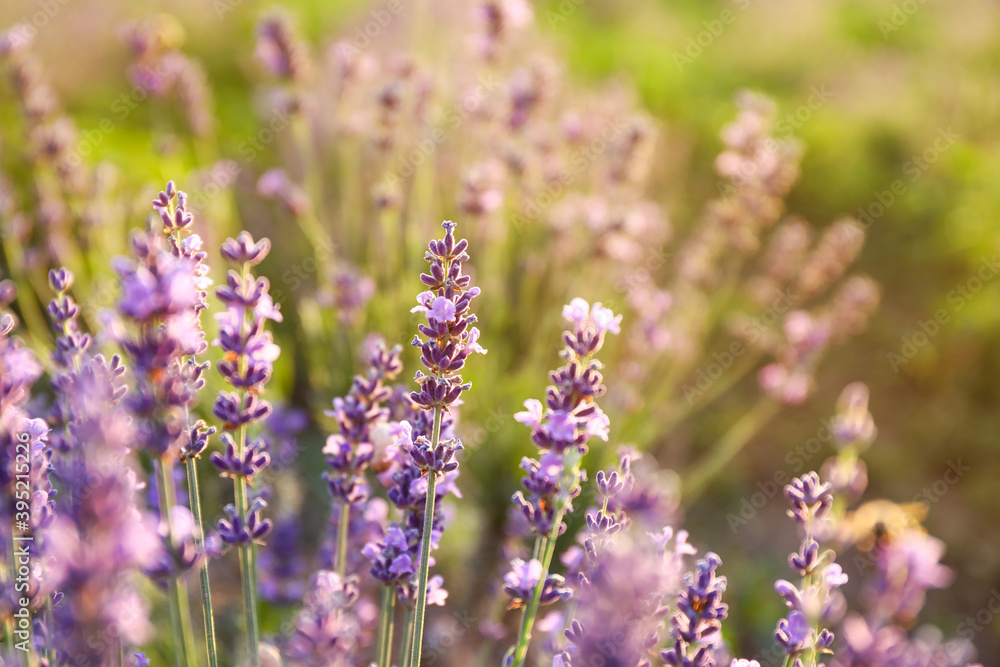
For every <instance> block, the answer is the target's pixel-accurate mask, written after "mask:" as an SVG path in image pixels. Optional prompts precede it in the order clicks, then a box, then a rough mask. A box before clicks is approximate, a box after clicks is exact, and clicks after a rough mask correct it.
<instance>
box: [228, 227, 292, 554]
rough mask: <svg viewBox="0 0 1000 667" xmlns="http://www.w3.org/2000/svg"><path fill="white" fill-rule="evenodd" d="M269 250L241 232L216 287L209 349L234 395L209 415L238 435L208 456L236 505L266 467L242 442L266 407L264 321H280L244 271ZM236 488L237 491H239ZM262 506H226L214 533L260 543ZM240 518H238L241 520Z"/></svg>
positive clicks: (255, 447) (267, 339)
mask: <svg viewBox="0 0 1000 667" xmlns="http://www.w3.org/2000/svg"><path fill="white" fill-rule="evenodd" d="M269 249H270V243H269V242H267V240H266V239H263V240H261V241H260V242H256V243H255V242H254V240H253V238H252V237H251V236H250V235H249V234H246V233H243V234H240V235H239V237H238V238H237V239H227V240H226V241H225V242H224V243H223V246H222V254H223V257H225V258H226V259H228V260H229V261H231V262H233V263H235V264H237V265H238V266H240V268H241V272H239V273H238V272H236V271H233V270H230V271H229V272H228V274H227V275H226V284H225V285H224V286H221V287H219V289H218V290H217V291H216V296H218V298H219V300H221V301H222V302H223V303H224V304H225V305H226V310H225V312H223V313H220V314H218V315H216V320H217V321H218V323H219V335H218V337H217V338H216V339H215V341H214V344H215V345H218V346H219V347H221V348H222V351H223V357H222V360H221V361H220V362H219V365H218V368H219V373H220V374H221V375H222V377H223V378H224V379H225V380H226V382H227V383H229V384H230V385H231V386H232V387H233V388H234V389H235V390H236V391H235V392H233V393H230V392H226V391H222V392H219V395H218V396H217V397H216V399H215V405H214V406H213V408H212V412H213V414H214V415H215V416H216V417H218V418H219V420H220V421H221V422H222V424H223V428H224V429H225V430H227V431H231V432H238V433H239V435H238V436H237V437H233V436H232V435H227V436H226V437H227V440H226V452H225V454H219V453H213V455H212V464H213V465H215V467H216V468H217V469H218V470H219V471H220V472H221V473H222V474H224V475H226V476H230V477H232V478H233V480H234V484H235V485H236V488H237V501H238V504H239V503H240V502H245V500H246V499H245V498H243V499H242V500H241V499H240V494H241V493H242V494H244V495H245V493H246V491H245V488H246V485H247V484H252V483H253V479H254V477H256V476H257V475H258V474H260V472H261V471H262V470H264V469H265V468H266V467H267V465H268V464H269V463H270V460H271V459H270V455H269V454H268V453H267V452H264V451H261V449H262V445H261V443H259V442H255V443H250V444H248V443H246V439H245V434H246V431H245V429H246V427H247V426H249V425H250V424H253V423H256V422H259V421H261V420H262V419H264V418H265V417H267V416H268V415H269V414H270V413H271V404H270V403H269V402H267V401H266V400H264V399H263V398H261V397H260V395H261V394H262V393H263V391H264V385H265V384H266V383H267V381H268V380H270V378H271V372H272V369H273V364H274V361H275V360H276V359H277V358H278V355H279V354H280V349H279V348H278V346H277V345H275V343H274V341H273V338H272V337H271V332H269V331H267V330H265V329H264V325H265V323H266V322H267V320H272V321H275V322H280V321H281V320H282V317H281V313H280V312H279V310H278V308H277V306H276V305H275V304H274V302H273V300H272V299H271V297H270V295H269V294H268V291H269V287H270V283H269V282H268V280H267V279H266V278H254V277H253V276H252V275H250V274H249V267H250V266H252V265H255V264H257V263H259V262H261V261H262V260H263V259H264V258H265V257H266V256H267V253H268V250H269ZM241 489H242V491H241ZM262 508H263V505H262V504H260V503H255V504H252V505H250V506H247V507H239V508H238V507H237V506H228V507H227V508H226V514H227V517H226V518H224V519H220V521H219V534H220V536H221V537H222V539H223V541H225V542H228V543H231V544H249V543H251V542H253V543H260V541H261V540H262V539H263V537H264V536H265V535H267V532H268V531H269V530H270V528H271V522H270V521H266V520H263V519H262V518H261V516H260V511H261V509H262ZM241 513H244V514H243V515H242V516H241Z"/></svg>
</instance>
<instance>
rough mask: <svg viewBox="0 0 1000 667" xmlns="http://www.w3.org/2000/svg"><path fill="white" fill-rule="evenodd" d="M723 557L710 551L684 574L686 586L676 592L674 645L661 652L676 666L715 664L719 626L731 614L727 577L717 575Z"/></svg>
mask: <svg viewBox="0 0 1000 667" xmlns="http://www.w3.org/2000/svg"><path fill="white" fill-rule="evenodd" d="M721 564H722V560H721V559H720V558H719V557H718V556H716V555H715V554H714V553H709V554H707V555H706V556H705V559H704V560H701V561H698V568H697V570H696V571H694V572H691V573H689V574H688V575H687V576H686V577H685V580H684V581H685V586H686V588H685V590H683V591H681V593H680V594H679V595H678V596H677V612H676V613H674V615H673V616H671V617H670V635H671V637H672V639H673V646H672V647H671V648H669V649H667V650H665V651H663V652H662V653H661V654H660V657H661V658H663V661H664V662H665V663H666V664H667V665H673V666H674V667H715V664H716V662H715V660H716V659H715V650H716V649H717V648H718V647H719V642H720V637H719V629H720V627H721V624H722V621H723V620H724V619H725V618H726V616H727V614H728V606H727V605H726V604H724V603H723V602H722V594H723V593H724V592H725V590H726V578H725V577H719V576H716V574H715V570H716V568H718V567H719V565H721Z"/></svg>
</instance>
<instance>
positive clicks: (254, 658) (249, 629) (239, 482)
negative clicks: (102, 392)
mask: <svg viewBox="0 0 1000 667" xmlns="http://www.w3.org/2000/svg"><path fill="white" fill-rule="evenodd" d="M248 268H249V267H248V265H247V264H246V263H244V264H243V271H242V279H243V280H244V281H245V280H246V276H247V269H248ZM245 326H246V313H244V317H243V321H242V322H241V323H240V333H241V335H245V333H246V332H245ZM246 363H247V362H246V357H245V356H243V355H241V356H240V360H239V366H240V368H239V370H240V373H241V374H242V373H243V372H245V370H246ZM244 398H245V392H244V391H242V390H241V391H240V392H239V399H240V405H242V404H243V400H244ZM236 447H237V453H238V455H239V457H240V458H241V459H242V458H243V454H244V453H245V451H246V448H247V425H246V424H240V429H239V433H238V437H237V439H236ZM233 491H234V495H235V496H236V512H237V514H238V515H239V516H240V519H241V520H242V521H244V522H245V521H246V520H247V510H248V509H249V503H248V501H247V479H246V477H243V476H242V475H236V476H235V477H233ZM238 551H239V557H240V580H241V587H242V589H243V621H244V625H245V626H246V635H247V657H248V660H249V667H260V646H259V644H260V640H259V635H260V629H259V626H258V624H257V582H256V572H255V569H254V545H253V542H249V543H243V544H240V547H239V550H238Z"/></svg>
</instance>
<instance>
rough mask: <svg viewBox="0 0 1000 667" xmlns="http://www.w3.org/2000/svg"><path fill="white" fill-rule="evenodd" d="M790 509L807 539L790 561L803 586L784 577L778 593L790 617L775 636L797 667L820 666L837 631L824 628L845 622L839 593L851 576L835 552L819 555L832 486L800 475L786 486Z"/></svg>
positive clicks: (812, 477)
mask: <svg viewBox="0 0 1000 667" xmlns="http://www.w3.org/2000/svg"><path fill="white" fill-rule="evenodd" d="M785 496H786V497H787V498H788V501H789V504H790V505H791V509H790V510H789V512H788V513H789V516H791V517H792V518H794V519H795V521H796V523H797V524H798V525H799V527H800V528H802V529H803V531H804V533H805V537H804V538H803V540H802V544H801V546H800V547H799V550H798V551H797V552H795V553H793V554H791V555H790V556H789V557H788V563H789V565H791V567H792V569H793V570H795V572H796V573H797V574H798V575H799V576H800V577H801V580H802V583H801V584H800V585H796V584H793V583H792V582H790V581H786V580H784V579H780V580H778V581H777V582H776V583H775V585H774V589H775V590H776V591H777V592H778V594H779V595H781V596H782V597H783V598H784V599H785V605H786V606H787V607H788V609H789V612H788V615H787V616H786V617H785V618H783V619H781V620H780V621H778V627H777V629H776V630H775V633H774V637H775V640H776V641H777V643H778V645H779V646H780V647H781V648H782V649H783V650H784V652H785V654H786V655H787V656H788V657H789V660H792V661H794V664H796V665H799V664H801V665H816V664H817V660H818V659H819V657H820V656H821V655H823V654H827V653H832V651H831V650H830V647H831V646H832V644H833V639H834V636H833V633H832V632H831V631H830V630H828V629H827V628H824V627H822V625H823V624H832V623H836V622H838V621H839V620H840V617H841V616H843V613H844V606H845V604H844V597H843V595H841V593H840V591H839V590H838V589H839V588H840V587H841V586H843V585H844V584H846V583H847V575H846V574H844V571H843V569H842V568H841V567H840V565H838V564H837V563H835V562H834V558H835V556H836V554H835V553H834V552H833V551H832V550H830V549H827V550H826V551H823V552H821V551H820V545H819V543H818V542H817V541H816V537H817V536H818V535H822V534H823V533H824V527H823V523H824V521H825V519H826V518H827V516H828V515H829V513H830V509H831V507H832V506H833V494H832V493H830V485H829V484H824V483H822V482H821V481H820V478H819V475H817V474H816V473H814V472H810V473H807V474H805V475H803V476H802V477H797V478H795V479H793V480H792V482H791V483H790V484H789V485H787V486H786V487H785Z"/></svg>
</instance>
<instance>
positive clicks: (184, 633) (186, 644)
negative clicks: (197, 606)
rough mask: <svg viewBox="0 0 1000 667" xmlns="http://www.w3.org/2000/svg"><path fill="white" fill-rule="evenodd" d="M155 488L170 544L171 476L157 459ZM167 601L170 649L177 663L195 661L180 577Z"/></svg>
mask: <svg viewBox="0 0 1000 667" xmlns="http://www.w3.org/2000/svg"><path fill="white" fill-rule="evenodd" d="M155 466H156V472H157V476H158V478H157V490H158V491H159V496H160V520H161V521H164V522H166V527H167V539H169V540H170V545H171V546H172V547H173V546H174V545H175V544H176V543H175V542H174V531H173V527H172V526H171V522H170V511H171V510H172V509H173V507H174V502H175V500H174V483H173V482H174V480H173V475H172V474H171V472H170V471H171V466H168V465H166V464H165V463H164V461H162V460H160V461H157V462H156V463H155ZM167 597H168V599H169V601H170V624H171V626H172V628H173V632H174V652H175V657H176V659H177V664H178V666H179V667H187V666H188V665H194V664H197V663H196V662H195V661H194V655H193V652H192V649H193V646H194V633H193V632H192V630H191V614H190V611H189V605H188V596H187V586H186V585H185V584H184V581H183V580H182V579H181V578H180V577H175V578H174V579H172V580H171V581H170V584H169V586H168V587H167Z"/></svg>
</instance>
